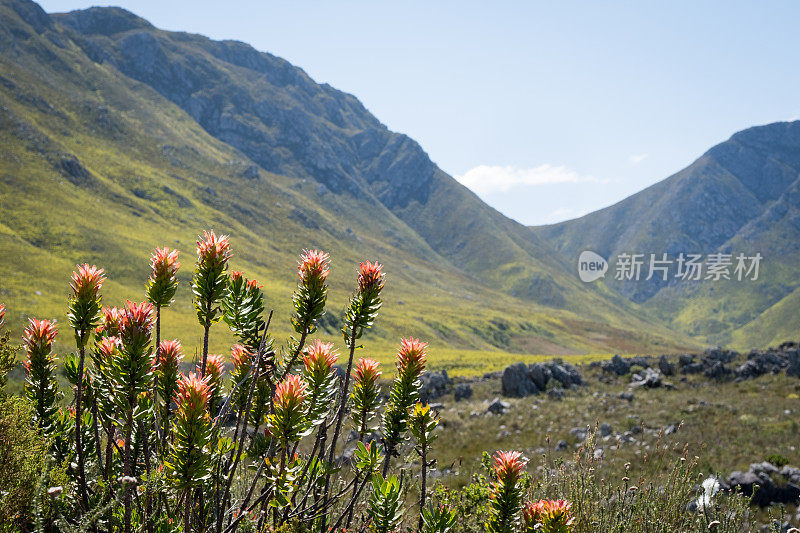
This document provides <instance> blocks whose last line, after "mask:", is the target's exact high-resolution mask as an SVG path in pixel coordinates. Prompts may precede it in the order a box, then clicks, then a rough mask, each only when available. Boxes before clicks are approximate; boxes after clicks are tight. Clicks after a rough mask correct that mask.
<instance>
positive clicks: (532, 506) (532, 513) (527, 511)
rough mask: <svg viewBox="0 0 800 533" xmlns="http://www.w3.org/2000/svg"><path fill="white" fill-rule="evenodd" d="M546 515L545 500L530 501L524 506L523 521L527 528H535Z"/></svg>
mask: <svg viewBox="0 0 800 533" xmlns="http://www.w3.org/2000/svg"><path fill="white" fill-rule="evenodd" d="M544 516H545V508H544V500H538V501H535V502H528V503H526V504H525V505H524V506H523V508H522V522H523V523H524V524H525V529H526V530H529V529H533V527H534V526H536V525H537V524H541V523H542V520H543V519H544Z"/></svg>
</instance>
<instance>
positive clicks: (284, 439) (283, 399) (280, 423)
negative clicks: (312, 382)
mask: <svg viewBox="0 0 800 533" xmlns="http://www.w3.org/2000/svg"><path fill="white" fill-rule="evenodd" d="M307 389H308V387H307V386H306V384H305V383H303V380H302V379H300V376H296V375H294V374H288V375H287V376H286V377H285V378H284V380H283V381H281V382H280V383H279V384H278V386H277V387H276V388H275V394H274V396H273V398H272V400H273V413H272V414H271V415H269V416H268V417H267V429H268V431H269V432H270V433H271V434H272V436H273V437H275V438H277V439H278V440H279V441H280V443H281V445H282V446H283V449H284V451H287V450H288V444H289V442H297V441H299V440H300V439H301V438H303V437H304V436H306V435H307V434H308V431H309V427H310V424H308V421H307V420H306V409H305V407H304V405H303V403H304V402H305V399H306V396H307Z"/></svg>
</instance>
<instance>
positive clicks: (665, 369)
mask: <svg viewBox="0 0 800 533" xmlns="http://www.w3.org/2000/svg"><path fill="white" fill-rule="evenodd" d="M658 369H659V370H660V371H661V373H662V374H664V375H665V376H672V375H675V365H674V364H672V363H670V362H669V359H667V356H666V355H662V356H661V357H659V358H658Z"/></svg>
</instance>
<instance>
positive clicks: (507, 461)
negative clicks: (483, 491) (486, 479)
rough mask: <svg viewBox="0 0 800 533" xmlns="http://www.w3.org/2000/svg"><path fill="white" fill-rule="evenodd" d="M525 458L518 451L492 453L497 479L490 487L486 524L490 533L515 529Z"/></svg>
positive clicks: (520, 501) (519, 505)
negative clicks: (488, 511) (488, 515)
mask: <svg viewBox="0 0 800 533" xmlns="http://www.w3.org/2000/svg"><path fill="white" fill-rule="evenodd" d="M525 463H526V461H525V459H523V458H522V454H521V453H520V452H502V451H501V452H497V453H496V454H495V455H494V472H495V475H496V476H497V481H495V483H494V485H493V486H492V489H491V495H490V498H491V500H490V503H489V509H490V512H491V518H490V519H489V522H488V523H487V524H486V527H487V530H488V531H490V532H491V533H511V532H513V531H515V528H516V523H517V516H518V514H519V511H520V507H521V505H522V490H523V489H522V484H521V483H520V481H521V480H522V471H523V469H524V468H525Z"/></svg>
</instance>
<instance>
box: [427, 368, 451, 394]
mask: <svg viewBox="0 0 800 533" xmlns="http://www.w3.org/2000/svg"><path fill="white" fill-rule="evenodd" d="M419 379H420V381H421V382H422V386H421V387H420V389H419V397H420V399H421V400H422V401H423V402H429V401H431V400H435V399H436V398H439V397H441V396H443V395H445V394H447V392H449V390H450V389H451V388H452V385H453V380H451V379H450V376H448V375H447V370H442V371H441V372H425V373H424V374H422V376H420V378H419Z"/></svg>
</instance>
